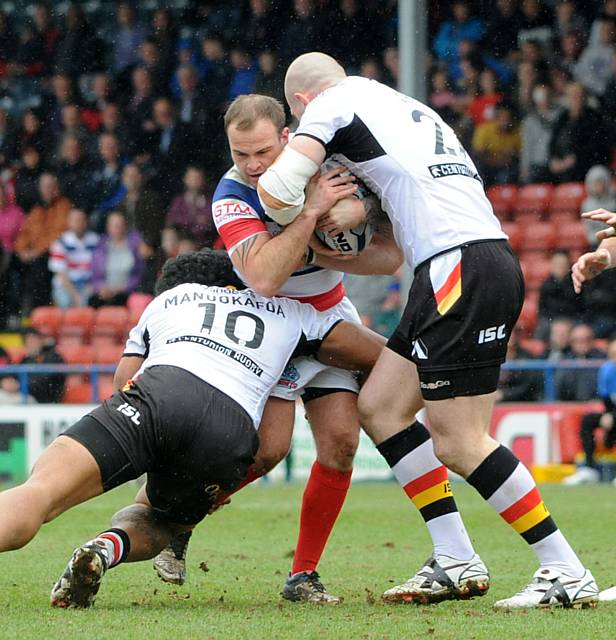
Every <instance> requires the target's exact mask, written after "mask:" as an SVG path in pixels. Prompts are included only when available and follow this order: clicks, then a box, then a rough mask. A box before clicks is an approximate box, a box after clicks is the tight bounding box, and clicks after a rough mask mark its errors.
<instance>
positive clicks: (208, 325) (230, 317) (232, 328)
mask: <svg viewBox="0 0 616 640" xmlns="http://www.w3.org/2000/svg"><path fill="white" fill-rule="evenodd" d="M199 306H200V307H204V308H205V313H204V316H203V324H202V325H201V331H202V332H203V331H207V333H210V332H211V331H212V327H213V326H214V316H215V315H216V305H215V304H214V303H213V302H203V303H201V304H200V305H199ZM243 318H246V319H247V320H243ZM248 323H250V324H252V338H250V339H249V340H248V339H246V336H247V335H248V334H249V332H250V331H249V328H248V327H247V324H248ZM238 324H239V327H238ZM238 329H242V331H241V334H242V336H241V337H240V336H238V335H237V333H238ZM264 331H265V324H264V322H263V320H261V318H259V316H255V315H254V314H253V313H248V312H247V311H231V313H228V314H227V320H226V321H225V335H226V336H227V338H229V340H231V342H235V344H239V345H240V346H241V347H247V348H248V349H258V348H259V347H260V346H261V343H262V342H263V333H264Z"/></svg>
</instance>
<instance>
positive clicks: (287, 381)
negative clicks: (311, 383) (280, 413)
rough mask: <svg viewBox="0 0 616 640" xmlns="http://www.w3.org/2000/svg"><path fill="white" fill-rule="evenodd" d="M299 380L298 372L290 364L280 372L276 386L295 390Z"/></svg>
mask: <svg viewBox="0 0 616 640" xmlns="http://www.w3.org/2000/svg"><path fill="white" fill-rule="evenodd" d="M298 380H299V371H298V370H297V367H296V366H295V365H292V364H288V365H287V367H286V369H285V370H284V371H283V372H282V375H281V376H280V380H278V386H280V387H286V388H287V389H297V381H298Z"/></svg>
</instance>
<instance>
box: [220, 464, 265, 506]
mask: <svg viewBox="0 0 616 640" xmlns="http://www.w3.org/2000/svg"><path fill="white" fill-rule="evenodd" d="M260 477H261V474H257V473H256V472H255V469H254V466H251V467H248V473H247V474H246V477H245V478H244V479H243V480H242V482H241V483H240V486H239V487H238V488H237V489H236V490H235V491H231V493H221V494H220V495H219V496H218V500H216V506H217V507H219V506H220V505H221V504H223V503H224V502H226V501H227V500H228V499H229V498H230V497H231V496H232V495H233V494H234V493H237V492H238V491H240V490H241V489H243V488H244V487H245V486H246V485H247V484H250V483H251V482H254V481H255V480H258V479H259V478H260Z"/></svg>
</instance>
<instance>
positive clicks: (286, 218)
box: [259, 145, 319, 225]
mask: <svg viewBox="0 0 616 640" xmlns="http://www.w3.org/2000/svg"><path fill="white" fill-rule="evenodd" d="M318 169H319V166H318V165H317V163H316V162H313V161H312V160H311V159H310V158H308V157H307V156H305V155H304V154H303V153H299V152H298V151H295V149H291V147H290V146H289V145H287V146H286V147H285V148H284V150H283V152H282V153H281V154H280V156H279V157H278V159H277V160H276V162H274V164H273V165H272V166H271V167H270V168H269V169H268V170H267V171H266V172H265V173H264V174H263V175H262V176H261V177H260V178H259V187H260V189H262V190H263V191H266V192H267V193H268V194H269V195H270V196H272V198H276V200H280V202H284V204H285V205H286V206H285V207H283V208H275V207H271V206H269V205H268V204H267V203H265V202H263V199H262V198H261V196H259V200H261V204H262V205H263V209H264V210H265V213H267V215H268V216H269V217H270V218H271V219H272V220H274V221H275V222H277V223H278V224H281V225H287V224H290V223H291V222H293V220H295V218H297V216H298V215H299V214H300V213H301V211H302V209H303V208H304V201H305V199H306V196H305V194H304V189H305V188H306V185H307V184H308V181H309V180H310V178H312V176H313V175H314V174H315V173H316V172H317V171H318Z"/></svg>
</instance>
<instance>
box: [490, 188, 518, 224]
mask: <svg viewBox="0 0 616 640" xmlns="http://www.w3.org/2000/svg"><path fill="white" fill-rule="evenodd" d="M486 193H487V196H488V199H489V200H490V202H491V203H492V207H493V208H494V213H495V214H496V216H497V217H498V218H499V219H500V220H503V221H504V220H508V219H509V218H510V215H511V212H512V211H513V208H514V206H515V203H516V200H517V195H518V186H517V185H515V184H503V185H494V186H492V187H489V188H488V190H487V192H486Z"/></svg>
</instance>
